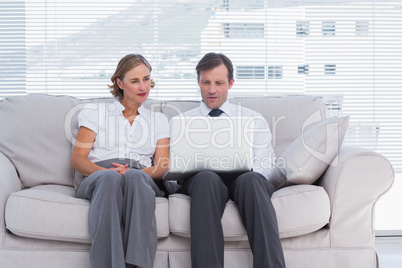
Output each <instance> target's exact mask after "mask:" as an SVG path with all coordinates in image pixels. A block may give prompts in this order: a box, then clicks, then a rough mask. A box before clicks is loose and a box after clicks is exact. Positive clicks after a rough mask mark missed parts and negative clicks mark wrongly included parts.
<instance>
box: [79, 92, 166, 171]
mask: <svg viewBox="0 0 402 268" xmlns="http://www.w3.org/2000/svg"><path fill="white" fill-rule="evenodd" d="M124 109H125V107H124V106H123V105H122V104H121V103H120V102H119V101H117V100H115V101H113V102H96V103H88V104H86V105H85V107H84V108H83V109H82V110H81V112H80V113H79V115H78V126H79V127H86V128H88V129H90V130H92V131H93V132H95V133H96V139H95V143H94V144H93V147H92V149H91V151H90V153H89V155H88V159H89V160H90V161H92V162H94V163H95V162H98V161H102V160H106V159H112V158H120V159H123V158H129V159H132V160H135V161H138V162H139V163H141V164H143V165H145V166H147V167H150V166H151V165H152V157H153V155H154V153H155V149H156V144H157V142H158V140H160V139H163V138H169V136H170V130H169V122H168V119H167V117H166V116H165V115H164V114H162V113H160V112H154V111H150V110H148V109H146V108H144V107H143V105H141V106H140V107H139V108H138V112H139V114H138V115H137V116H136V117H135V119H134V122H133V124H132V125H130V123H129V121H128V120H127V119H126V118H125V117H124V116H123V111H124ZM77 145H78V143H77V142H76V146H77Z"/></svg>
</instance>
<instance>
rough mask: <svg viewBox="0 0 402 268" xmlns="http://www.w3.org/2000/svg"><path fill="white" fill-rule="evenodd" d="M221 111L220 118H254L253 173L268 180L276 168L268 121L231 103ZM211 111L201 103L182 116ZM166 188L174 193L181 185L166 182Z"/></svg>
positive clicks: (199, 114) (222, 107)
mask: <svg viewBox="0 0 402 268" xmlns="http://www.w3.org/2000/svg"><path fill="white" fill-rule="evenodd" d="M219 109H221V110H222V111H223V113H222V114H221V115H220V116H229V117H254V137H253V158H252V160H253V161H252V168H253V171H255V172H258V173H260V174H262V175H263V176H264V177H265V178H266V179H268V178H269V176H270V175H271V170H272V168H273V167H274V164H275V161H276V156H275V152H274V149H273V147H272V143H271V141H272V134H271V131H270V128H269V124H268V123H267V121H266V120H265V119H264V117H263V116H262V115H261V114H259V113H257V112H255V111H253V110H250V109H247V108H244V107H241V106H240V105H235V104H231V103H230V102H229V101H226V102H225V103H224V104H223V105H222V106H221V107H220V108H219ZM210 111H211V109H210V108H208V107H207V106H206V105H205V103H204V102H201V104H200V106H199V107H197V108H195V109H192V110H190V111H187V112H184V113H183V114H182V115H181V116H184V117H193V116H209V115H208V114H209V112H210ZM165 186H166V188H167V189H168V191H169V192H170V193H174V192H176V191H177V189H179V188H180V185H178V184H177V183H176V182H175V181H166V183H165Z"/></svg>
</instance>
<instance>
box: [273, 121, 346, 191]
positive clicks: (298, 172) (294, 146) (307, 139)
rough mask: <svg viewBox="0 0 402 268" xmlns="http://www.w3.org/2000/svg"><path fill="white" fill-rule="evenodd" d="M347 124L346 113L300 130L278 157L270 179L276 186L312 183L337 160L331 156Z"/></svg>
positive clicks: (340, 141) (339, 142) (344, 132)
mask: <svg viewBox="0 0 402 268" xmlns="http://www.w3.org/2000/svg"><path fill="white" fill-rule="evenodd" d="M313 115H314V114H313ZM317 116H319V115H317ZM314 120H316V119H314ZM317 120H320V118H318V119H317ZM306 122H307V121H306ZM307 123H308V122H307ZM348 125H349V117H348V116H345V117H333V118H330V119H328V120H324V121H320V122H319V123H318V124H315V125H314V126H313V127H311V128H310V129H308V130H307V131H306V132H304V133H302V135H301V136H300V137H298V138H297V139H296V140H295V141H293V142H292V143H291V144H290V145H289V146H288V148H286V150H285V151H284V152H283V154H282V155H281V157H279V158H278V160H277V162H276V168H275V170H274V172H273V173H272V176H271V177H270V180H272V182H273V184H274V185H275V186H284V185H291V184H312V183H314V182H315V181H316V180H317V179H318V178H319V177H320V176H321V175H322V174H323V173H324V171H325V170H326V169H327V168H328V166H329V165H330V164H333V165H335V164H336V161H333V160H334V158H335V157H336V156H337V154H338V151H339V148H340V147H341V145H342V142H343V139H344V137H345V134H346V130H347V129H348ZM307 126H308V125H306V128H307ZM278 170H279V171H278ZM284 177H285V178H284ZM279 182H280V183H281V184H282V185H279V184H280V183H279ZM276 188H278V187H276Z"/></svg>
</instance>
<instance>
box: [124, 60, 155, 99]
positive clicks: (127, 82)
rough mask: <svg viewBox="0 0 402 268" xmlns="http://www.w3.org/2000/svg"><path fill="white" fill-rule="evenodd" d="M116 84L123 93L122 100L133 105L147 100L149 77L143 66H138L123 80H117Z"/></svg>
mask: <svg viewBox="0 0 402 268" xmlns="http://www.w3.org/2000/svg"><path fill="white" fill-rule="evenodd" d="M117 84H118V85H119V87H120V88H121V89H122V90H123V91H124V97H123V98H124V99H126V100H127V101H133V102H135V103H143V102H144V101H146V100H147V98H148V95H149V91H150V89H151V75H150V72H149V69H148V67H147V66H146V65H145V64H140V65H138V66H136V67H134V68H132V69H131V70H130V71H128V72H127V73H126V74H125V75H124V78H123V80H120V79H119V78H117Z"/></svg>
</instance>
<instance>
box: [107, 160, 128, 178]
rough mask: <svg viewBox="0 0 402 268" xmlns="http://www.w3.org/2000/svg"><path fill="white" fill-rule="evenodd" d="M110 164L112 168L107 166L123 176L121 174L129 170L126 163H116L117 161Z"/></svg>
mask: <svg viewBox="0 0 402 268" xmlns="http://www.w3.org/2000/svg"><path fill="white" fill-rule="evenodd" d="M112 165H113V166H114V168H109V169H111V170H116V171H117V172H119V174H120V175H121V176H123V174H124V173H125V172H126V171H127V170H129V169H130V168H129V167H128V164H125V165H122V164H118V163H112Z"/></svg>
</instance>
